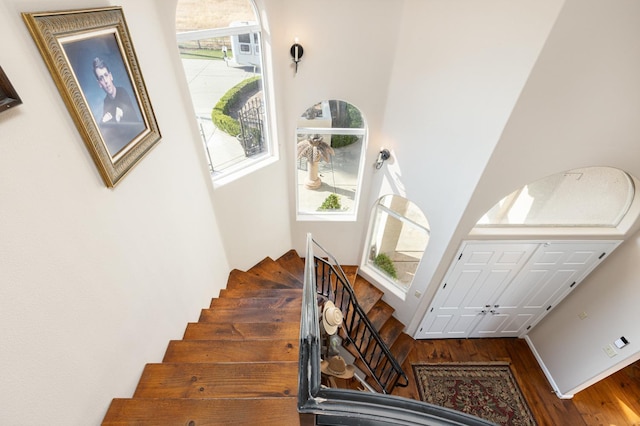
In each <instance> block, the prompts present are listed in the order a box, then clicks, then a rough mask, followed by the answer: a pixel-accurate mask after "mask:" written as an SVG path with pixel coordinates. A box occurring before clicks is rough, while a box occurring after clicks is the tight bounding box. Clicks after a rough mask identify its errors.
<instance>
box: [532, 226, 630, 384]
mask: <svg viewBox="0 0 640 426" xmlns="http://www.w3.org/2000/svg"><path fill="white" fill-rule="evenodd" d="M638 258H640V235H638V234H636V235H635V236H633V238H631V239H629V240H628V241H626V242H625V243H624V244H623V245H622V246H620V247H619V248H618V249H617V250H616V251H614V252H613V253H611V255H610V257H609V258H607V260H606V261H604V262H603V263H602V265H601V266H600V267H598V269H596V270H595V271H594V272H593V273H592V274H591V275H590V276H589V278H588V279H587V280H586V281H584V282H583V283H581V284H580V285H579V286H578V288H576V289H575V290H574V292H573V293H572V294H571V297H569V298H567V299H566V300H565V301H563V302H562V303H561V304H560V306H558V307H557V308H556V309H554V310H553V311H552V312H550V313H549V315H548V316H547V318H545V319H544V320H543V321H542V322H541V323H540V324H539V325H538V326H536V327H535V328H534V329H533V330H532V332H531V333H529V339H530V344H532V345H533V349H534V350H535V351H536V352H537V354H538V356H539V357H540V359H541V360H542V366H543V368H545V369H546V371H547V373H548V374H550V375H551V379H552V381H553V382H554V383H555V386H556V387H557V390H558V391H559V392H560V393H561V394H564V395H573V394H575V393H577V392H579V391H580V390H582V389H584V388H585V387H587V386H588V385H590V384H593V383H595V382H596V381H598V380H600V379H602V378H604V377H606V376H608V375H609V374H610V373H612V372H614V371H616V370H618V369H619V368H621V367H623V366H626V365H628V364H630V363H631V362H633V361H635V360H637V359H639V358H640V330H638V326H637V325H638V323H640V311H639V310H638V302H639V301H640V297H638V294H639V293H640V292H639V291H638V290H639V287H640V285H639V284H638V275H640V265H638ZM583 312H584V313H586V314H587V318H586V319H580V317H579V314H581V313H583ZM621 336H624V337H626V338H627V340H629V342H630V343H629V345H627V346H625V347H624V348H622V349H617V348H616V349H615V350H616V352H617V353H618V355H616V356H614V357H612V358H610V357H609V356H608V355H607V354H606V353H605V351H604V350H603V348H604V347H605V346H607V345H613V344H614V341H615V340H616V339H618V338H620V337H621Z"/></svg>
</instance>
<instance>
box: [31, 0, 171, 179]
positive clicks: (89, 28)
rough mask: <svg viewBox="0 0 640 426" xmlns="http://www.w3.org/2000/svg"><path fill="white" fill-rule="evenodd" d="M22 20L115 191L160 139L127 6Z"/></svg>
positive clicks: (32, 14)
mask: <svg viewBox="0 0 640 426" xmlns="http://www.w3.org/2000/svg"><path fill="white" fill-rule="evenodd" d="M22 17H23V19H24V21H25V23H26V25H27V27H28V28H29V31H30V32H31V35H32V37H33V39H34V41H35V42H36V45H37V47H38V49H39V50H40V53H41V54H42V57H43V58H44V60H45V63H46V64H47V67H48V68H49V71H50V72H51V75H52V77H53V80H54V81H55V83H56V85H57V87H58V90H59V91H60V93H61V95H62V98H63V99H64V102H65V104H66V105H67V108H68V110H69V113H70V114H71V116H72V118H73V120H74V122H75V124H76V126H77V127H78V130H79V131H80V133H81V135H82V137H83V139H84V142H85V144H86V145H87V148H88V149H89V151H90V153H91V156H92V157H93V160H94V161H95V163H96V166H97V167H98V170H99V171H100V174H101V175H102V178H103V179H104V181H105V184H106V185H107V186H109V187H113V186H115V185H116V184H117V183H118V182H119V181H120V180H121V179H122V178H123V177H124V176H125V175H126V174H127V173H128V172H129V171H130V170H131V169H132V168H133V167H134V166H135V165H136V164H137V163H138V162H139V161H140V160H141V159H142V158H143V157H144V156H145V155H146V154H147V153H148V152H149V150H151V148H153V147H154V146H155V144H157V143H158V142H159V141H160V137H161V135H160V129H159V128H158V124H157V122H156V118H155V115H154V113H153V108H152V106H151V102H150V100H149V96H148V94H147V90H146V87H145V84H144V80H143V78H142V73H141V71H140V66H139V65H138V61H137V58H136V55H135V51H134V48H133V44H132V42H131V37H130V36H129V30H128V28H127V24H126V22H125V18H124V14H123V12H122V8H121V7H107V8H100V9H84V10H70V11H59V12H41V13H27V12H25V13H23V14H22Z"/></svg>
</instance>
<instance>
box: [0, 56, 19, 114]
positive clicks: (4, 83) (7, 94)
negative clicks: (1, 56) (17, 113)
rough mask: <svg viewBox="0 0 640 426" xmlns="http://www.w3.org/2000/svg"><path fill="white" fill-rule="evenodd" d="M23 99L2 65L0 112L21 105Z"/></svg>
mask: <svg viewBox="0 0 640 426" xmlns="http://www.w3.org/2000/svg"><path fill="white" fill-rule="evenodd" d="M21 103H22V100H20V96H18V92H16V90H15V89H14V88H13V86H12V85H11V82H10V81H9V77H7V75H6V74H5V73H4V71H3V70H2V67H0V112H3V111H7V110H8V109H9V108H11V107H14V106H16V105H20V104H21Z"/></svg>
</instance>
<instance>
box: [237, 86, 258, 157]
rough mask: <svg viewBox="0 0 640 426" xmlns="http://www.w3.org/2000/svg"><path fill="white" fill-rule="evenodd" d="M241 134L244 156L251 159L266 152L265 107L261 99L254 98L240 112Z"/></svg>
mask: <svg viewBox="0 0 640 426" xmlns="http://www.w3.org/2000/svg"><path fill="white" fill-rule="evenodd" d="M238 121H239V122H240V134H239V135H238V140H239V141H240V144H241V145H242V148H243V149H244V155H246V156H247V157H251V156H252V155H256V154H259V153H261V152H263V151H264V105H263V103H262V99H261V98H259V97H256V98H253V99H251V100H249V102H247V104H246V105H245V106H244V107H242V109H241V110H240V111H238Z"/></svg>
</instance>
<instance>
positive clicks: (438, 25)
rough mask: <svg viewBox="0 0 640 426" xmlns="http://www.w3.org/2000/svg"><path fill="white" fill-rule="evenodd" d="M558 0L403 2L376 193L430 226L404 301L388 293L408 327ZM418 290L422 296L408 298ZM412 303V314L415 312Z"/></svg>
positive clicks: (416, 318) (431, 286) (430, 287)
mask: <svg viewBox="0 0 640 426" xmlns="http://www.w3.org/2000/svg"><path fill="white" fill-rule="evenodd" d="M560 5H561V1H556V0H549V1H524V2H515V3H514V2H511V1H508V0H495V1H494V0H492V1H482V2H477V1H472V0H470V1H456V2H450V1H446V0H432V1H423V0H413V1H406V2H405V3H404V11H403V18H402V26H401V30H400V35H399V37H398V44H397V46H396V50H397V52H396V61H395V63H394V68H393V75H392V80H391V84H390V87H389V95H388V102H387V105H386V109H385V116H384V120H385V121H384V137H385V139H386V145H387V146H388V147H389V148H390V149H391V150H392V156H393V159H392V161H391V162H389V165H388V166H386V167H385V168H384V169H383V170H384V173H383V174H380V175H379V176H378V179H379V180H377V181H376V185H377V187H379V188H381V190H380V193H375V194H372V196H375V197H378V196H380V195H382V193H384V192H385V191H389V190H393V191H397V193H399V194H400V195H403V196H405V197H406V198H408V199H410V200H411V201H413V202H414V203H415V204H416V205H418V206H419V207H420V208H421V209H422V211H423V212H424V214H425V215H426V217H427V219H428V221H429V224H430V226H431V237H430V240H429V245H428V247H427V250H426V252H425V254H424V257H423V261H422V263H421V264H420V266H419V268H418V270H417V271H416V276H415V279H414V284H413V286H412V288H411V289H410V290H409V293H408V295H407V300H406V301H405V302H402V301H401V300H398V299H396V298H394V297H391V296H390V295H389V294H387V295H385V297H386V298H387V302H389V303H390V304H391V305H392V306H394V307H395V308H396V316H397V317H398V319H400V320H401V321H403V322H404V323H405V324H407V325H409V330H410V332H411V333H413V332H414V331H415V329H416V327H417V326H418V324H419V323H420V320H421V318H422V315H420V311H419V310H418V306H419V305H420V304H422V305H424V307H425V309H426V305H428V303H429V302H430V300H431V296H432V295H433V291H434V290H435V287H437V286H438V284H439V279H438V277H437V275H435V274H436V270H437V268H438V267H439V266H440V267H441V269H444V270H446V267H447V266H448V262H450V259H448V258H446V257H445V258H444V262H446V265H443V263H444V262H443V255H444V253H445V251H446V250H447V248H448V247H449V246H450V245H455V247H454V250H455V249H456V248H457V246H458V245H459V243H460V241H459V240H458V241H455V242H454V243H453V244H452V236H453V233H454V231H455V230H456V227H457V226H458V222H459V221H460V218H461V217H462V215H463V213H464V210H465V208H466V206H467V203H468V201H469V199H470V197H471V195H472V194H473V191H474V189H475V186H476V184H477V182H478V179H479V177H480V175H481V174H482V171H483V169H484V167H485V165H486V162H487V161H488V160H489V157H490V155H491V153H492V151H493V149H494V147H495V145H496V144H497V142H498V140H499V138H500V135H501V133H502V130H503V128H504V126H505V124H506V122H507V120H508V118H509V114H510V113H511V110H512V108H513V106H514V105H515V103H516V101H517V99H518V96H519V94H520V91H521V90H522V87H523V86H524V84H525V82H526V79H527V77H528V75H529V72H530V70H531V67H532V66H533V65H534V63H535V61H536V59H537V56H538V54H539V52H540V50H541V49H542V47H543V44H544V41H545V40H546V37H547V35H548V33H549V31H550V29H551V27H552V25H553V22H554V20H555V17H556V16H557V13H558V10H559V8H560ZM416 291H419V292H420V293H422V295H423V296H422V297H421V298H419V297H415V295H414V293H415V292H416ZM417 310H418V315H416V311H417Z"/></svg>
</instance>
